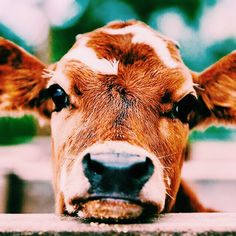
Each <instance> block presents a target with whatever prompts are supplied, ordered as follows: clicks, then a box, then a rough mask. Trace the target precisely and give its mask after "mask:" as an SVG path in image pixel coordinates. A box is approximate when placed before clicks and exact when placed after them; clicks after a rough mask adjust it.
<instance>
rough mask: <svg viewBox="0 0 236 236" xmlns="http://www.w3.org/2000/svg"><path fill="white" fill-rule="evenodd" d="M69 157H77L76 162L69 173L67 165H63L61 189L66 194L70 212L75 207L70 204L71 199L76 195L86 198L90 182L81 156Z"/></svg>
mask: <svg viewBox="0 0 236 236" xmlns="http://www.w3.org/2000/svg"><path fill="white" fill-rule="evenodd" d="M67 158H69V159H71V158H75V162H74V163H73V167H72V168H71V170H70V172H69V173H68V170H67V165H66V164H64V165H63V168H62V169H61V177H60V189H61V191H62V192H63V195H64V199H65V206H66V210H67V211H68V212H69V213H72V212H74V210H75V209H74V207H73V206H72V205H71V204H70V200H71V199H72V198H74V197H75V198H80V197H81V198H85V197H86V194H87V192H88V190H89V187H90V183H89V181H88V179H87V178H86V177H85V175H84V171H83V166H82V161H81V158H79V157H73V156H70V157H67ZM70 161H71V160H70Z"/></svg>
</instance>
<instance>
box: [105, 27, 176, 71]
mask: <svg viewBox="0 0 236 236" xmlns="http://www.w3.org/2000/svg"><path fill="white" fill-rule="evenodd" d="M103 31H104V32H105V33H107V34H113V35H116V34H129V33H131V34H133V38H132V43H144V44H147V45H149V46H151V47H153V49H154V50H155V52H156V54H157V55H158V56H159V57H160V59H161V60H162V61H163V63H164V64H165V65H166V66H168V67H170V68H175V67H177V62H176V61H175V60H174V59H173V58H172V57H171V54H170V52H169V50H168V48H167V43H166V42H165V41H164V40H162V39H161V38H160V37H158V35H157V32H155V31H154V30H152V29H150V28H147V27H144V26H141V25H130V26H126V27H124V28H121V29H104V30H103Z"/></svg>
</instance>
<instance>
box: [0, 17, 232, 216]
mask: <svg viewBox="0 0 236 236" xmlns="http://www.w3.org/2000/svg"><path fill="white" fill-rule="evenodd" d="M133 25H138V26H140V27H145V29H146V28H147V29H148V30H151V29H150V28H148V26H146V25H145V24H143V23H140V22H136V21H130V22H114V23H111V24H108V25H107V26H105V27H103V28H100V29H98V30H96V31H93V32H91V33H87V34H86V37H88V38H89V41H88V42H87V45H86V46H87V47H89V48H91V49H93V50H94V51H95V52H96V55H97V58H98V59H101V58H104V59H106V60H108V61H118V62H119V64H118V73H117V74H113V75H108V74H101V73H97V72H96V71H93V70H91V69H90V68H89V67H88V66H87V65H84V64H83V63H81V62H80V61H77V60H76V59H71V60H66V57H65V58H64V59H63V58H62V59H61V60H60V62H58V63H57V65H56V66H54V67H53V71H48V72H47V73H46V74H47V75H46V76H44V77H41V74H42V72H43V70H44V69H45V66H44V65H43V64H42V63H41V62H39V61H38V60H37V59H36V58H35V57H33V56H31V55H29V54H28V53H26V52H25V51H24V50H23V49H21V48H19V47H18V46H16V45H14V44H13V43H11V42H9V41H7V40H5V39H3V38H1V39H0V109H1V111H2V112H3V114H5V113H6V112H9V111H11V112H12V111H13V112H22V111H23V112H31V113H32V112H33V113H34V112H38V115H39V116H43V117H44V118H45V117H48V118H49V117H50V116H51V113H52V110H53V104H52V101H51V100H50V99H49V100H46V101H43V100H44V99H42V96H43V95H44V91H45V89H46V88H47V86H48V85H47V84H48V81H49V83H50V81H52V80H53V81H56V83H58V84H59V85H60V86H62V87H63V86H64V84H67V85H68V86H67V87H65V86H64V87H63V89H64V90H65V92H66V93H67V94H68V95H69V97H70V103H71V105H70V106H69V107H67V108H64V109H63V110H62V111H60V112H53V113H52V149H53V151H52V153H53V154H52V155H53V163H54V188H55V196H56V209H57V212H60V213H64V211H65V200H64V197H65V196H64V194H63V192H62V191H61V189H60V183H59V179H60V175H61V174H62V173H61V171H62V167H63V166H65V165H67V171H70V168H72V166H73V164H74V162H75V159H74V158H75V157H76V156H78V155H79V154H80V153H81V152H82V151H84V150H85V149H86V148H88V147H90V146H91V145H93V144H95V143H96V142H105V141H125V142H128V143H130V144H132V145H136V146H139V147H141V148H143V149H145V150H147V151H149V152H150V153H153V154H154V155H155V156H156V157H158V158H159V160H160V162H161V164H162V166H163V167H164V178H165V180H164V181H165V185H166V200H165V208H164V212H191V211H194V212H197V211H207V210H209V211H211V210H210V209H207V208H204V207H203V206H202V205H201V204H200V202H199V201H198V199H197V197H196V196H195V195H194V193H193V192H192V190H190V189H189V187H187V185H186V184H185V183H184V182H181V168H182V163H183V161H184V159H185V153H186V152H185V149H186V148H187V138H188V134H189V130H190V128H194V127H197V126H201V125H205V126H207V125H210V124H212V123H220V124H226V125H232V124H235V122H236V92H235V91H236V52H235V51H234V52H232V53H231V54H229V55H228V56H226V57H224V58H223V59H221V60H220V61H219V62H216V63H215V64H214V65H213V66H211V67H210V68H208V69H206V70H205V71H203V72H202V73H200V74H197V73H194V72H192V71H190V70H189V69H188V68H187V67H186V66H185V65H184V64H183V62H182V60H181V57H180V55H179V52H178V48H177V46H176V45H175V43H174V42H173V41H172V40H170V39H167V38H166V37H164V36H161V35H159V34H158V33H156V35H157V36H156V37H160V39H161V40H163V42H164V43H165V44H166V46H167V48H168V50H169V52H170V55H171V57H172V59H173V60H174V61H176V63H177V65H178V66H177V67H176V68H168V66H166V65H165V63H163V62H162V60H161V58H160V57H159V56H158V54H156V53H155V51H154V50H153V48H152V47H151V46H150V45H147V44H145V43H136V44H134V43H132V40H131V39H132V37H133V36H132V34H124V35H120V34H117V35H111V34H107V33H106V32H105V31H104V29H119V28H124V27H127V26H133ZM152 31H153V30H152ZM81 37H83V35H82V36H80V37H78V41H77V42H76V43H75V45H74V46H73V47H72V49H71V50H75V49H76V47H78V45H79V44H80V38H81ZM144 37H146V36H144ZM51 77H52V78H51ZM62 84H63V85H62ZM187 94H193V95H194V96H197V97H198V103H197V106H196V107H195V109H194V112H192V113H191V114H190V120H189V122H188V123H183V122H181V120H180V119H178V118H176V117H173V116H171V115H170V114H172V113H171V112H172V110H173V107H174V106H175V105H176V104H177V103H178V102H179V101H180V100H181V99H182V98H184V97H185V96H186V95H187ZM61 127H63V130H60V131H58V129H61ZM69 157H70V158H72V160H70V161H68V159H67V158H69ZM167 179H169V181H167Z"/></svg>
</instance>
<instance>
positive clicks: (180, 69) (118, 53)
mask: <svg viewBox="0 0 236 236" xmlns="http://www.w3.org/2000/svg"><path fill="white" fill-rule="evenodd" d="M70 61H76V62H78V63H79V64H80V65H82V66H83V68H85V69H87V70H90V71H93V72H94V73H97V74H100V75H116V76H117V75H119V74H127V73H130V71H132V70H133V71H136V72H137V74H140V75H141V74H143V73H144V71H145V70H146V75H147V76H149V77H150V78H151V77H152V76H153V74H155V73H156V74H158V73H162V74H163V75H168V76H166V77H168V78H170V77H171V74H173V77H174V76H175V77H177V78H178V77H179V78H180V85H179V87H180V90H183V91H180V92H179V93H180V94H182V93H183V94H184V93H187V92H188V91H190V90H192V91H194V90H193V85H192V79H191V75H190V73H189V71H188V70H187V69H186V67H185V66H184V64H183V62H182V60H181V58H180V56H179V52H178V49H177V47H176V45H175V43H174V42H173V41H172V40H170V39H168V38H166V37H164V36H162V35H161V34H159V33H157V32H156V31H154V30H153V29H151V28H150V27H149V26H147V25H146V24H144V23H141V22H137V21H130V22H117V23H112V24H109V25H107V26H104V27H102V28H99V29H97V30H95V31H92V32H90V33H86V34H81V35H78V37H77V41H76V43H75V44H74V46H73V47H72V48H71V49H70V50H69V51H68V53H66V54H65V56H64V57H63V58H62V59H61V61H60V62H59V65H61V67H62V66H63V65H65V62H66V63H67V64H69V63H70ZM58 68H59V69H61V70H62V68H60V67H58ZM124 68H125V69H124ZM148 72H149V75H148ZM154 72H155V73H154ZM162 77H163V76H162ZM175 79H176V78H175ZM175 81H176V80H175ZM64 84H65V82H64ZM185 90H186V92H185Z"/></svg>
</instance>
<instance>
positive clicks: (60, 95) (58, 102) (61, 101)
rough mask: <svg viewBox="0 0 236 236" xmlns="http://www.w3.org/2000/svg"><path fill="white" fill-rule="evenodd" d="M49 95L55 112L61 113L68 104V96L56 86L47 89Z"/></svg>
mask: <svg viewBox="0 0 236 236" xmlns="http://www.w3.org/2000/svg"><path fill="white" fill-rule="evenodd" d="M49 94H50V96H51V98H52V100H53V102H54V104H55V107H56V108H55V111H61V110H62V109H63V108H64V107H67V106H68V105H69V104H70V103H69V97H68V95H67V94H66V93H65V91H64V90H63V89H62V88H61V87H60V86H59V85H58V84H53V85H51V86H50V87H49Z"/></svg>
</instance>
